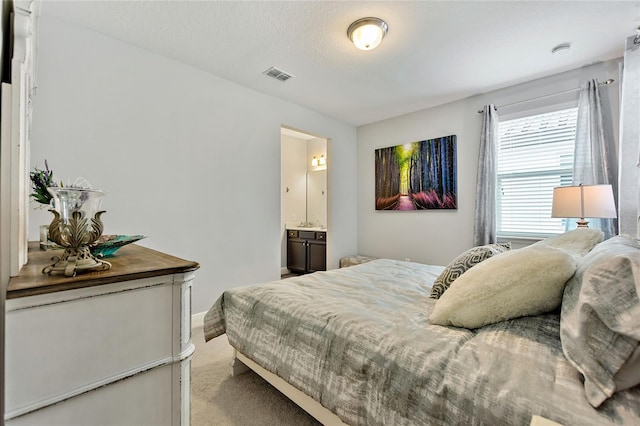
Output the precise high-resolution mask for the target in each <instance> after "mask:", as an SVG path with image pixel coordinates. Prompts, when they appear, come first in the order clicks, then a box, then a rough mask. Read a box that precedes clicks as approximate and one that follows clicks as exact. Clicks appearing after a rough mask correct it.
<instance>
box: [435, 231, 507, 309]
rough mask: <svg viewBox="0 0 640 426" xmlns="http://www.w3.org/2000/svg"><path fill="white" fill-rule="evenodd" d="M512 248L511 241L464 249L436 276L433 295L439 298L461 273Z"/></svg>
mask: <svg viewBox="0 0 640 426" xmlns="http://www.w3.org/2000/svg"><path fill="white" fill-rule="evenodd" d="M509 249H511V243H498V244H488V245H485V246H478V247H473V248H470V249H469V250H466V251H464V252H463V253H462V254H460V255H459V256H458V257H456V258H455V259H453V261H452V262H451V263H449V265H447V267H446V268H445V269H444V271H442V273H441V274H440V275H439V276H438V278H436V280H435V281H434V282H433V286H432V287H431V297H432V298H434V299H439V298H440V296H442V294H443V293H444V292H445V291H447V289H448V288H449V286H451V283H453V282H454V281H455V280H456V279H457V278H458V277H459V276H460V275H462V274H464V273H465V272H466V271H468V270H469V269H471V268H472V267H473V266H475V265H477V264H478V263H480V262H482V261H484V260H487V259H489V258H490V257H491V256H495V255H496V254H500V253H503V252H505V251H508V250H509Z"/></svg>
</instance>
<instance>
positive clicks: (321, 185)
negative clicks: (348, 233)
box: [280, 126, 329, 276]
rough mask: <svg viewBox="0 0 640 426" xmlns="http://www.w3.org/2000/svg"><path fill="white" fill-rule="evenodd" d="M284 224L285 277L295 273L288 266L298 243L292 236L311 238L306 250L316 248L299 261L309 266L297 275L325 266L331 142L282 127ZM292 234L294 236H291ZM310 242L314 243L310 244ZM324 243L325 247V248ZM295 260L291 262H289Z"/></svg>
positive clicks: (282, 220) (282, 243)
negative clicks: (291, 252)
mask: <svg viewBox="0 0 640 426" xmlns="http://www.w3.org/2000/svg"><path fill="white" fill-rule="evenodd" d="M280 133H281V138H280V172H281V174H280V179H281V192H280V222H281V233H280V235H281V245H280V249H281V264H280V268H281V275H282V276H287V275H288V274H290V273H291V272H292V271H291V270H290V269H289V267H288V265H287V257H288V252H290V251H291V250H290V248H289V247H290V246H291V245H292V244H293V245H295V244H297V243H298V241H297V240H296V241H295V242H293V241H290V238H289V237H292V236H294V235H295V237H296V238H298V236H301V235H305V236H311V235H312V234H313V237H314V238H313V240H308V241H305V242H304V243H302V242H300V244H305V247H309V246H310V247H312V250H310V251H312V252H313V253H311V254H310V255H309V256H312V257H310V258H309V259H302V260H300V259H298V258H297V259H296V262H302V264H306V265H307V266H308V268H306V269H302V267H300V266H296V267H295V268H294V272H295V273H306V272H313V271H314V267H313V266H314V265H316V266H317V265H322V263H323V262H324V263H325V264H326V260H325V261H323V260H322V259H320V258H319V257H318V256H322V255H324V256H325V258H326V237H327V236H328V217H327V206H328V201H327V200H328V193H327V166H328V163H329V158H328V139H327V138H325V137H322V136H318V135H313V134H310V133H307V132H304V131H301V130H299V129H294V128H291V127H288V126H282V127H281V128H280ZM288 231H290V233H291V235H289V234H288ZM309 243H310V244H309ZM322 244H324V248H322ZM289 260H291V259H289Z"/></svg>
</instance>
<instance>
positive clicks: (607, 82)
mask: <svg viewBox="0 0 640 426" xmlns="http://www.w3.org/2000/svg"><path fill="white" fill-rule="evenodd" d="M614 81H615V80H614V79H612V78H610V79H608V80H606V81H603V82H602V83H598V84H604V85H605V86H608V85H610V84H613V82H614ZM577 90H580V88H579V87H576V88H575V89H569V90H564V91H562V92H557V93H551V94H549V95H542V96H538V97H536V98H531V99H525V100H523V101H517V102H512V103H510V104H506V105H500V106H499V107H495V108H496V109H498V108H505V107H509V106H513V105H518V104H523V103H525V102H531V101H537V100H539V99H545V98H550V97H551V96H558V95H563V94H565V93H571V92H575V91H577ZM478 114H482V110H481V109H479V110H478Z"/></svg>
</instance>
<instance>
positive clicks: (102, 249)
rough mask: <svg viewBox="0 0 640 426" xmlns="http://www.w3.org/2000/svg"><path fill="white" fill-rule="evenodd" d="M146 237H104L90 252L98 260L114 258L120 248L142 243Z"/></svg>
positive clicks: (90, 248) (99, 239)
mask: <svg viewBox="0 0 640 426" xmlns="http://www.w3.org/2000/svg"><path fill="white" fill-rule="evenodd" d="M143 238H145V236H144V235H102V236H101V237H100V238H98V241H96V243H95V244H94V245H92V246H91V247H89V250H90V251H91V254H92V255H94V256H95V257H97V258H103V257H109V256H113V254H114V253H115V252H116V251H118V249H119V248H120V247H123V246H126V245H127V244H131V243H134V242H136V241H140V240H141V239H143Z"/></svg>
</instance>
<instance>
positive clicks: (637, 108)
mask: <svg viewBox="0 0 640 426" xmlns="http://www.w3.org/2000/svg"><path fill="white" fill-rule="evenodd" d="M639 117H640V35H637V36H635V37H634V36H630V37H627V40H626V50H625V53H624V65H623V69H622V72H621V79H620V155H619V158H620V189H619V190H620V193H619V198H618V201H619V202H620V204H619V205H618V209H619V212H620V218H619V222H618V223H619V225H620V233H623V234H631V235H636V238H640V169H638V167H640V158H639V156H640V119H638V118H639Z"/></svg>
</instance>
